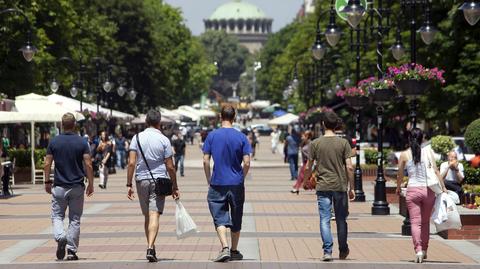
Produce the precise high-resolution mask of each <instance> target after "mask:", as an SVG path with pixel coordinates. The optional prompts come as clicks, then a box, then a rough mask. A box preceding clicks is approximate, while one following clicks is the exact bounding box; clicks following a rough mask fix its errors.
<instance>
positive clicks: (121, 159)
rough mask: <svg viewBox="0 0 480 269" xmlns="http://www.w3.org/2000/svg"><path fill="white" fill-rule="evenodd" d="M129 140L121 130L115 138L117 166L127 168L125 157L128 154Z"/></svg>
mask: <svg viewBox="0 0 480 269" xmlns="http://www.w3.org/2000/svg"><path fill="white" fill-rule="evenodd" d="M127 148H128V142H127V140H126V139H125V137H123V134H122V133H121V132H119V133H118V135H117V137H116V138H115V152H116V154H117V167H119V168H122V169H125V158H126V154H127Z"/></svg>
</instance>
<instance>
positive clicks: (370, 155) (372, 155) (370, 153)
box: [364, 148, 392, 165]
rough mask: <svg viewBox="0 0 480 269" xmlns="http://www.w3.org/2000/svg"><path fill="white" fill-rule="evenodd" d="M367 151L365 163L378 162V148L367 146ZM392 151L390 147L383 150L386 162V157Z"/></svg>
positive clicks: (365, 150) (384, 161) (385, 161)
mask: <svg viewBox="0 0 480 269" xmlns="http://www.w3.org/2000/svg"><path fill="white" fill-rule="evenodd" d="M364 152H365V163H366V164H375V165H376V164H377V158H378V150H377V149H375V148H366V149H364ZM391 152H392V150H390V149H384V150H383V163H384V164H386V163H387V160H386V157H387V156H388V155H389V154H390V153H391Z"/></svg>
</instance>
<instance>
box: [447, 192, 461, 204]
mask: <svg viewBox="0 0 480 269" xmlns="http://www.w3.org/2000/svg"><path fill="white" fill-rule="evenodd" d="M447 194H448V196H450V198H452V200H453V202H454V203H455V204H456V205H458V204H460V197H458V194H457V193H456V192H454V191H450V190H449V191H447Z"/></svg>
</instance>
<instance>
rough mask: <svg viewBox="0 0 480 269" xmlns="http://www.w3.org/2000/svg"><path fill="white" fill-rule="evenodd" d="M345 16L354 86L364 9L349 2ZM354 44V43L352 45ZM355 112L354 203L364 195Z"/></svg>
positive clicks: (355, 1) (357, 114) (354, 0)
mask: <svg viewBox="0 0 480 269" xmlns="http://www.w3.org/2000/svg"><path fill="white" fill-rule="evenodd" d="M341 12H343V13H346V14H347V19H348V23H349V24H350V26H351V30H350V48H351V49H353V48H355V62H356V65H355V66H356V68H355V84H358V82H359V81H360V61H361V55H360V48H361V47H362V46H365V44H363V43H362V42H361V38H360V35H361V32H362V31H363V29H361V28H360V20H361V18H362V16H363V14H364V13H365V8H364V7H363V6H362V5H361V4H360V0H349V1H348V5H347V6H346V7H345V8H344V9H343V10H342V11H341ZM353 32H355V33H356V41H354V37H353ZM354 42H355V43H354ZM353 108H354V111H355V140H356V145H355V147H356V152H357V154H356V162H355V172H354V176H355V184H354V186H355V201H356V202H365V193H364V191H363V183H362V168H361V167H360V141H361V138H362V137H361V132H360V130H361V124H360V123H361V121H360V109H361V107H353Z"/></svg>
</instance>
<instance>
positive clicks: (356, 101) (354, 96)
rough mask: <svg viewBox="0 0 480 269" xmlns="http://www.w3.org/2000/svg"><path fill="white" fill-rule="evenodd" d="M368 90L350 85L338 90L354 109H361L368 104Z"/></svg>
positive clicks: (339, 94) (338, 93)
mask: <svg viewBox="0 0 480 269" xmlns="http://www.w3.org/2000/svg"><path fill="white" fill-rule="evenodd" d="M368 94H369V93H368V91H367V90H365V89H361V88H358V87H350V88H347V89H345V90H340V91H338V92H337V96H339V97H342V98H343V99H345V101H346V102H347V103H348V105H349V106H351V107H352V108H353V109H356V110H360V109H362V108H364V107H365V106H366V105H368Z"/></svg>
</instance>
